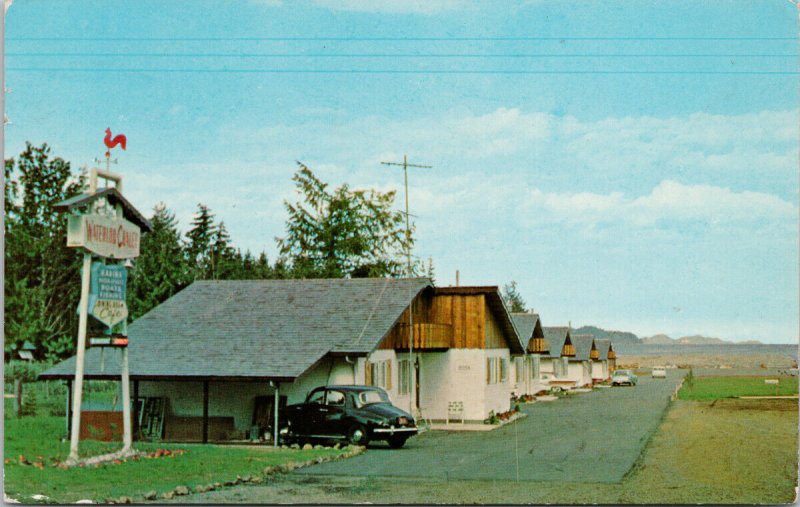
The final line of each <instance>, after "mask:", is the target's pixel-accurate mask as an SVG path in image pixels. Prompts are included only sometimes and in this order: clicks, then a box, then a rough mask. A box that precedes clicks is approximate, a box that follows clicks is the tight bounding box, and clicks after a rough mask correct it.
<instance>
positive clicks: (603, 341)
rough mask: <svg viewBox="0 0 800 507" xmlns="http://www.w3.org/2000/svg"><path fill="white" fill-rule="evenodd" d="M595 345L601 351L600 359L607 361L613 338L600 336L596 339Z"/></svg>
mask: <svg viewBox="0 0 800 507" xmlns="http://www.w3.org/2000/svg"><path fill="white" fill-rule="evenodd" d="M594 346H595V348H596V349H597V351H598V352H599V353H600V360H601V361H605V360H606V359H608V349H609V347H610V346H611V340H609V339H608V338H600V339H597V340H595V341H594Z"/></svg>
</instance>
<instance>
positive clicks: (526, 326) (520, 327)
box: [511, 312, 549, 351]
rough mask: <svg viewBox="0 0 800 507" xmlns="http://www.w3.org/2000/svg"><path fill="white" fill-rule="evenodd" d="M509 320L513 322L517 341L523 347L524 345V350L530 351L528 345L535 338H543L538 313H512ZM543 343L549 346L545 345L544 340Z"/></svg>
mask: <svg viewBox="0 0 800 507" xmlns="http://www.w3.org/2000/svg"><path fill="white" fill-rule="evenodd" d="M511 320H512V321H513V322H514V326H515V327H516V328H517V332H518V333H519V339H520V340H521V341H522V343H523V345H526V350H528V351H530V350H532V349H531V343H530V342H531V340H533V339H534V338H536V337H544V334H543V332H542V322H541V320H540V319H539V314H538V313H528V312H525V313H512V314H511ZM537 329H538V331H537ZM545 343H546V345H547V346H549V344H547V340H545ZM545 350H546V349H545Z"/></svg>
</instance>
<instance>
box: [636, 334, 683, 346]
mask: <svg viewBox="0 0 800 507" xmlns="http://www.w3.org/2000/svg"><path fill="white" fill-rule="evenodd" d="M641 340H642V343H645V344H648V345H650V344H656V345H662V344H668V345H672V344H674V343H675V340H673V339H672V338H670V337H669V336H667V335H665V334H657V335H653V336H643V337H642V338H641Z"/></svg>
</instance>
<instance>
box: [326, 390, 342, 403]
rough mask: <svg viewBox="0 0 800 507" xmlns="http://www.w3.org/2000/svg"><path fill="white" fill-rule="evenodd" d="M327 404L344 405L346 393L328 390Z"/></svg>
mask: <svg viewBox="0 0 800 507" xmlns="http://www.w3.org/2000/svg"><path fill="white" fill-rule="evenodd" d="M325 404H326V405H339V406H344V393H343V392H341V391H328V395H327V397H326V399H325Z"/></svg>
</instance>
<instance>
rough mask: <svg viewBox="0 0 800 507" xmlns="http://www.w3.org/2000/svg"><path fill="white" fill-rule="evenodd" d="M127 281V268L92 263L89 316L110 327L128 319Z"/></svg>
mask: <svg viewBox="0 0 800 507" xmlns="http://www.w3.org/2000/svg"><path fill="white" fill-rule="evenodd" d="M127 281H128V272H127V271H125V266H120V265H113V264H112V265H105V264H103V263H101V262H94V263H92V283H91V284H90V285H89V315H91V316H93V317H94V318H96V319H97V320H99V321H100V322H102V323H103V324H105V325H107V326H109V327H111V326H113V325H115V324H119V323H120V322H122V321H123V320H125V319H126V318H128V306H127V304H125V287H126V284H127Z"/></svg>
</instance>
